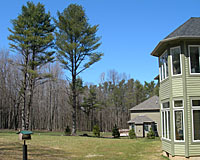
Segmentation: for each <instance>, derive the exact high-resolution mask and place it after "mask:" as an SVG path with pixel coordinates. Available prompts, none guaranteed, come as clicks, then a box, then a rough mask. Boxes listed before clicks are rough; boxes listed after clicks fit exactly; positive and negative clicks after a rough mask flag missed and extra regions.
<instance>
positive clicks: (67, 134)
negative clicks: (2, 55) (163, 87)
mask: <svg viewBox="0 0 200 160" xmlns="http://www.w3.org/2000/svg"><path fill="white" fill-rule="evenodd" d="M65 135H66V136H70V135H71V129H70V128H69V126H67V128H66V129H65Z"/></svg>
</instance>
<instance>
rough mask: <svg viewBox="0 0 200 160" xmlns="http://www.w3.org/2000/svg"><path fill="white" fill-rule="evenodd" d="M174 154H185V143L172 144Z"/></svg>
mask: <svg viewBox="0 0 200 160" xmlns="http://www.w3.org/2000/svg"><path fill="white" fill-rule="evenodd" d="M174 154H175V155H178V156H185V144H174Z"/></svg>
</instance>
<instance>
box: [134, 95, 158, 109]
mask: <svg viewBox="0 0 200 160" xmlns="http://www.w3.org/2000/svg"><path fill="white" fill-rule="evenodd" d="M159 109H160V105H159V97H158V96H153V97H151V98H149V99H147V100H146V101H144V102H142V103H140V104H138V105H136V106H135V107H133V108H131V109H130V110H131V111H135V110H159Z"/></svg>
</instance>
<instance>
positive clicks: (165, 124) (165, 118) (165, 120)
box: [161, 102, 171, 140]
mask: <svg viewBox="0 0 200 160" xmlns="http://www.w3.org/2000/svg"><path fill="white" fill-rule="evenodd" d="M161 117H162V138H164V139H168V140H170V139H171V129H170V105H169V102H165V103H162V111H161Z"/></svg>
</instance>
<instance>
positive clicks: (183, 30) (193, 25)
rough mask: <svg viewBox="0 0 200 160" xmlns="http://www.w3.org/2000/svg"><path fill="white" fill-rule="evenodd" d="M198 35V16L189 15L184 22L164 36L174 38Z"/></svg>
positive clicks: (199, 20)
mask: <svg viewBox="0 0 200 160" xmlns="http://www.w3.org/2000/svg"><path fill="white" fill-rule="evenodd" d="M194 36H199V37H200V17H191V18H190V19H189V20H187V21H186V22H185V23H183V24H182V25H181V26H180V27H178V28H177V29H175V30H174V31H173V32H172V33H170V34H169V35H168V36H167V37H166V38H164V39H168V38H174V37H194Z"/></svg>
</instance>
